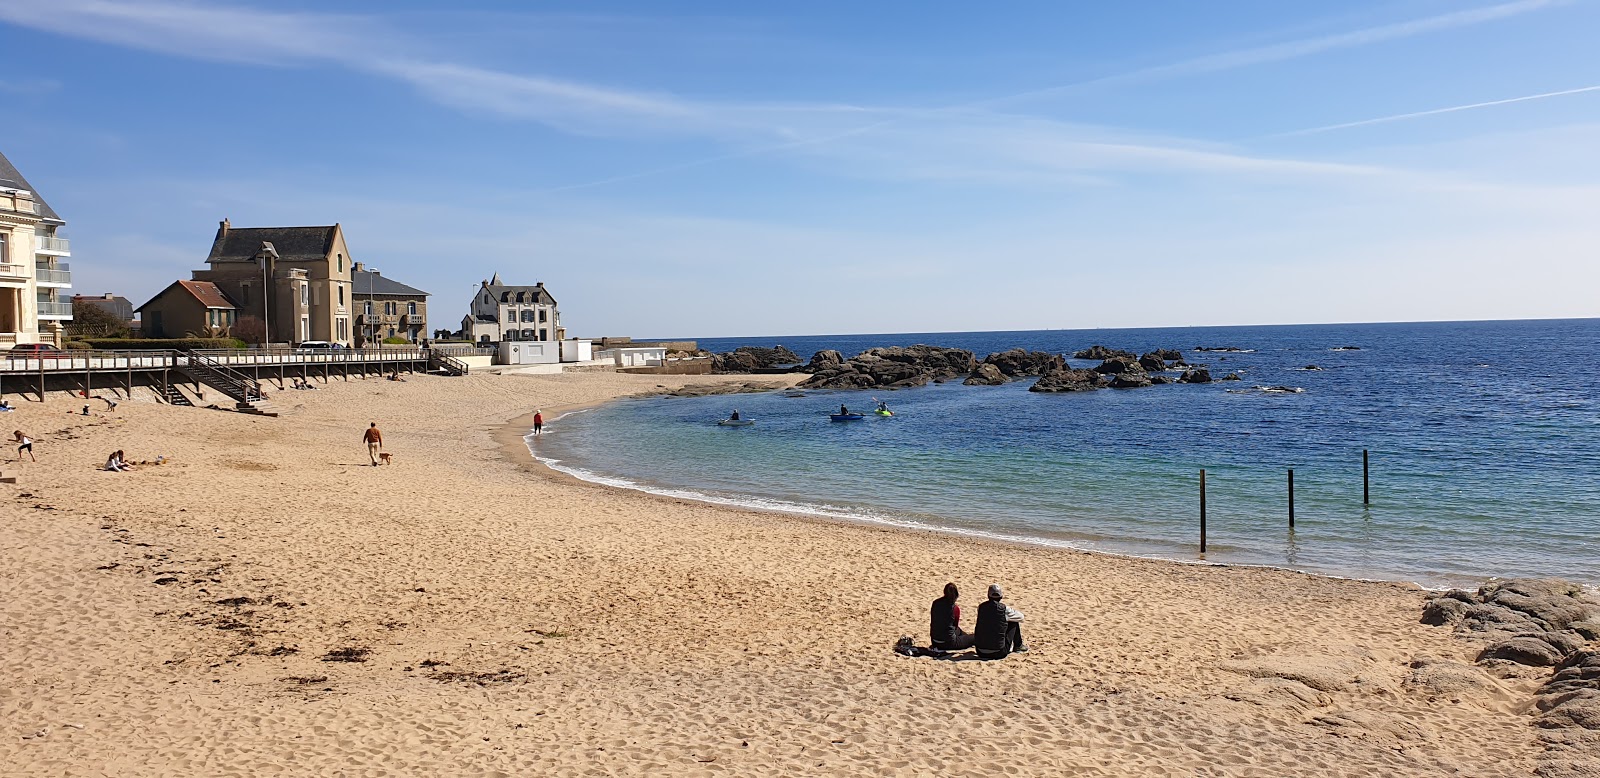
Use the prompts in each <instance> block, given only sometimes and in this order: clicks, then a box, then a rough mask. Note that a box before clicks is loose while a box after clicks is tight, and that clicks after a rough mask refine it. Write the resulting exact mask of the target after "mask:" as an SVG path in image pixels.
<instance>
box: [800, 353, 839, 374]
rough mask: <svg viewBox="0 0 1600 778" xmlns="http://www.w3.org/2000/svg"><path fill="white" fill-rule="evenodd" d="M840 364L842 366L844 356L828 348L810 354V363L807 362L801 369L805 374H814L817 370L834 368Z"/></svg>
mask: <svg viewBox="0 0 1600 778" xmlns="http://www.w3.org/2000/svg"><path fill="white" fill-rule="evenodd" d="M842 364H844V355H843V354H840V353H839V352H837V351H834V350H833V349H831V348H830V349H825V350H823V351H818V352H817V353H815V354H812V355H811V361H810V362H807V363H806V366H805V367H804V368H802V369H803V370H804V371H805V372H807V373H815V372H817V371H818V370H826V369H828V368H836V367H838V366H840V365H842Z"/></svg>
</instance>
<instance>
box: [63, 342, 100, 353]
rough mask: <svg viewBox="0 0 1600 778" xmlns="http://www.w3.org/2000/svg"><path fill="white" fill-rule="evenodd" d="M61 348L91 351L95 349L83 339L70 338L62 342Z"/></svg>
mask: <svg viewBox="0 0 1600 778" xmlns="http://www.w3.org/2000/svg"><path fill="white" fill-rule="evenodd" d="M61 348H63V349H66V350H67V351H89V350H91V349H93V348H94V346H91V345H89V344H87V343H84V342H83V341H81V340H69V341H67V342H65V343H63V344H61Z"/></svg>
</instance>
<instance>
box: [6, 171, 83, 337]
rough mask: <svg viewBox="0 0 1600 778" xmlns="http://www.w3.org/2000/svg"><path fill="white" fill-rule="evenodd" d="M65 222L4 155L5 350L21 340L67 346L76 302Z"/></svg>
mask: <svg viewBox="0 0 1600 778" xmlns="http://www.w3.org/2000/svg"><path fill="white" fill-rule="evenodd" d="M64 226H66V222H65V221H62V219H61V217H60V216H58V215H57V214H56V212H55V210H54V209H52V208H51V207H50V204H49V203H46V202H45V201H44V198H42V197H40V196H39V195H38V193H37V192H35V191H34V190H33V185H32V184H29V183H28V180H27V179H26V178H23V177H22V173H21V172H20V171H18V170H17V168H16V167H15V166H13V165H12V164H11V160H9V159H6V157H5V155H4V154H0V349H6V348H10V347H12V346H15V345H18V344H21V343H52V344H55V345H58V346H59V345H61V332H62V329H63V327H64V325H65V323H66V322H69V321H71V320H72V304H71V303H69V302H66V301H64V300H62V299H61V297H60V296H61V294H62V290H64V289H70V288H71V287H72V273H71V272H70V270H69V268H68V267H67V263H66V262H64V261H63V260H65V259H66V258H67V257H69V256H71V255H72V253H71V252H70V251H68V243H67V239H66V238H64V237H62V236H61V235H60V230H61V228H62V227H64Z"/></svg>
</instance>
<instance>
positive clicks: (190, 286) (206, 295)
mask: <svg viewBox="0 0 1600 778" xmlns="http://www.w3.org/2000/svg"><path fill="white" fill-rule="evenodd" d="M178 284H179V285H180V286H182V287H183V288H184V289H187V290H188V291H189V294H192V295H194V297H195V299H196V300H199V301H200V303H201V304H202V305H204V306H205V307H207V308H226V309H228V310H234V309H236V308H238V306H236V305H234V304H233V301H232V300H229V299H228V296H227V295H225V294H223V293H222V290H221V289H218V288H217V285H216V284H214V283H211V282H210V281H181V280H180V281H178Z"/></svg>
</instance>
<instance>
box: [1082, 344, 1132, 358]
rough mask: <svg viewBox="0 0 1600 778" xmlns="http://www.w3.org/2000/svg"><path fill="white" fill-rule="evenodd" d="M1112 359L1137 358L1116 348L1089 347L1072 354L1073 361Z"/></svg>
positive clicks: (1129, 352) (1130, 352)
mask: <svg viewBox="0 0 1600 778" xmlns="http://www.w3.org/2000/svg"><path fill="white" fill-rule="evenodd" d="M1113 357H1125V358H1127V359H1137V358H1138V357H1136V356H1134V353H1133V352H1132V351H1123V350H1122V349H1117V348H1107V347H1106V346H1090V347H1088V348H1086V349H1080V350H1078V351H1075V352H1073V354H1072V358H1073V359H1111V358H1113Z"/></svg>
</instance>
